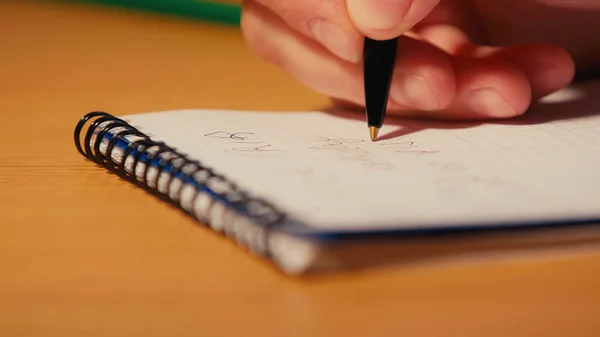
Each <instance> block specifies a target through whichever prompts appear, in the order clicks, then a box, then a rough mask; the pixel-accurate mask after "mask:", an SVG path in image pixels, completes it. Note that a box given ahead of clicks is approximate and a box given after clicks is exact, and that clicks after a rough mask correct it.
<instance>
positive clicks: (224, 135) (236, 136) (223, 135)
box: [204, 131, 260, 143]
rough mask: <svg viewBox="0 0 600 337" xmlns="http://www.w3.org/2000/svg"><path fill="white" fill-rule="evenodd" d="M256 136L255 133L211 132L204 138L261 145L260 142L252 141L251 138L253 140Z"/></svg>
mask: <svg viewBox="0 0 600 337" xmlns="http://www.w3.org/2000/svg"><path fill="white" fill-rule="evenodd" d="M253 136H254V133H252V132H233V133H230V132H225V131H215V132H211V133H207V134H205V135H204V137H210V138H220V139H228V140H234V141H236V142H234V143H241V142H244V143H260V141H252V140H251V139H250V138H252V137H253Z"/></svg>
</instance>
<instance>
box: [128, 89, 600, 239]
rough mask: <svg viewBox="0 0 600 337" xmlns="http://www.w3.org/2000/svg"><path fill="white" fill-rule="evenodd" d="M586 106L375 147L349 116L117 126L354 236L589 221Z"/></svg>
mask: <svg viewBox="0 0 600 337" xmlns="http://www.w3.org/2000/svg"><path fill="white" fill-rule="evenodd" d="M557 97H558V96H557ZM549 102H550V100H549ZM575 106H576V107H577V105H575ZM597 107H598V105H597V104H596V105H595V108H597ZM592 108H594V107H592ZM592 108H590V107H587V109H588V111H587V112H586V111H583V113H582V111H581V107H579V109H580V110H579V111H577V112H576V113H575V112H571V115H572V116H573V117H572V118H566V117H564V114H562V112H560V111H559V110H561V109H562V110H565V109H567V110H568V109H569V105H568V104H565V103H564V102H560V101H559V102H554V103H552V102H550V103H548V105H546V106H542V107H541V108H540V113H539V115H540V116H542V117H541V118H537V117H536V118H537V119H536V118H533V119H531V120H524V121H522V122H519V123H514V122H506V123H499V124H456V123H433V122H423V121H408V120H399V121H395V120H391V119H390V120H387V121H386V123H387V124H386V126H384V128H382V130H381V131H380V137H382V140H380V141H377V142H371V141H370V140H369V138H368V130H367V126H366V123H365V121H364V117H363V116H362V115H361V114H359V113H348V114H344V113H342V114H332V113H327V112H279V113H272V112H258V111H257V112H252V111H213V110H182V111H167V112H156V113H147V114H137V115H130V116H126V117H124V118H126V119H127V120H128V121H129V122H130V123H131V124H133V125H134V126H136V127H138V128H139V129H141V130H142V131H143V132H145V133H147V134H149V135H150V136H152V137H153V138H154V139H155V140H162V141H165V142H166V143H167V144H169V145H171V146H173V147H175V148H177V149H179V150H180V151H182V152H184V153H187V154H188V155H190V156H191V157H192V158H195V159H199V160H201V161H202V162H203V163H204V164H205V165H207V166H210V167H212V168H214V169H215V170H216V171H218V172H220V173H222V174H225V175H226V176H227V177H228V178H229V179H231V180H232V181H234V182H236V183H237V184H238V185H239V186H241V187H242V188H244V189H246V190H247V191H249V192H250V193H252V194H254V195H257V196H261V197H263V198H265V199H267V200H269V201H271V202H272V203H274V204H275V205H277V206H278V207H280V208H281V209H282V210H283V211H285V212H287V213H288V214H289V215H290V216H291V217H293V218H296V219H297V220H299V221H301V222H303V223H305V224H306V225H308V226H312V227H314V228H316V229H322V230H334V231H358V230H374V229H390V228H410V227H424V226H441V227H443V226H457V225H476V226H485V225H486V224H497V223H520V222H527V221H546V220H550V221H561V220H569V219H586V218H598V219H600V114H597V113H594V112H595V111H592V110H589V109H592ZM563 112H564V111H563ZM561 114H562V115H561ZM533 116H535V114H533ZM559 116H563V117H559Z"/></svg>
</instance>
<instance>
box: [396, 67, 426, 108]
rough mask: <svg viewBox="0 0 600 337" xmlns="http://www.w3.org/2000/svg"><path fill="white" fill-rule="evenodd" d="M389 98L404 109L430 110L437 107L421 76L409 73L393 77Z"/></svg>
mask: <svg viewBox="0 0 600 337" xmlns="http://www.w3.org/2000/svg"><path fill="white" fill-rule="evenodd" d="M390 96H391V97H392V99H393V100H394V101H395V102H396V103H398V104H399V105H401V106H403V107H406V108H413V109H421V110H431V109H435V108H436V107H437V102H436V101H435V97H434V96H433V93H432V92H431V89H429V86H428V85H427V82H426V81H425V79H424V78H423V77H422V76H419V75H416V74H411V73H397V74H395V75H394V80H393V82H392V88H391V89H390Z"/></svg>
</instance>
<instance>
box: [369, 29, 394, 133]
mask: <svg viewBox="0 0 600 337" xmlns="http://www.w3.org/2000/svg"><path fill="white" fill-rule="evenodd" d="M397 42H398V38H394V39H391V40H383V41H378V40H373V39H370V38H365V45H364V53H363V55H364V56H363V59H364V61H363V62H364V69H363V73H364V86H365V110H366V114H367V124H368V126H369V134H370V136H371V141H375V140H376V139H377V134H378V133H379V129H380V128H381V127H382V126H383V120H384V119H385V114H386V109H387V101H388V97H389V94H390V86H391V84H392V76H393V75H394V63H395V60H396V49H397Z"/></svg>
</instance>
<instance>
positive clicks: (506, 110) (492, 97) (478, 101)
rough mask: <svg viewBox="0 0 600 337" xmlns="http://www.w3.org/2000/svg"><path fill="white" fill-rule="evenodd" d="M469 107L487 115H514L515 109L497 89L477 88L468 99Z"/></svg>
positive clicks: (477, 112) (479, 113)
mask: <svg viewBox="0 0 600 337" xmlns="http://www.w3.org/2000/svg"><path fill="white" fill-rule="evenodd" d="M466 105H467V107H468V108H469V109H470V110H471V111H473V112H475V113H476V114H478V115H482V116H487V117H500V118H502V117H514V116H516V115H517V113H516V112H515V109H514V108H513V107H512V106H511V105H510V104H508V102H507V101H506V100H505V99H504V98H503V97H502V95H500V93H498V91H496V90H495V89H489V88H486V89H477V90H474V91H472V92H471V93H470V94H469V96H468V98H467V100H466Z"/></svg>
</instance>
